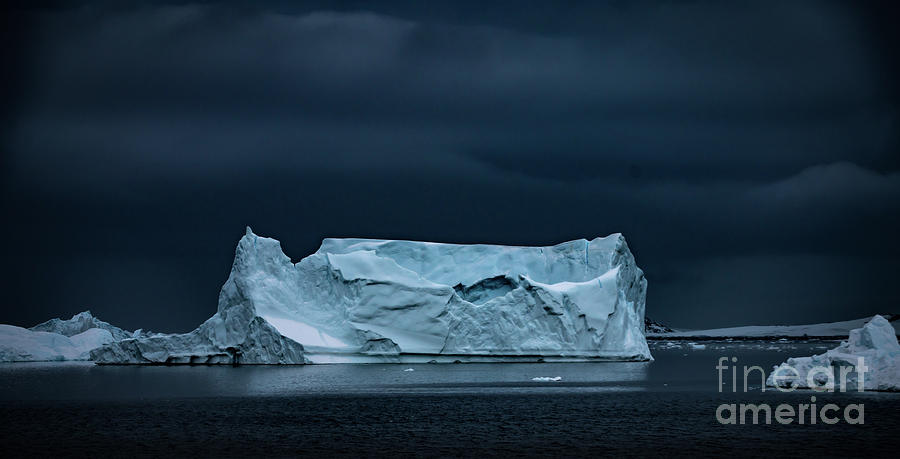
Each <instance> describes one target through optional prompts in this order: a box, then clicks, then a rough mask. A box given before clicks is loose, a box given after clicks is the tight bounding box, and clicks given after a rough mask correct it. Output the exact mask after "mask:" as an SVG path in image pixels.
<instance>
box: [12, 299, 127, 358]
mask: <svg viewBox="0 0 900 459" xmlns="http://www.w3.org/2000/svg"><path fill="white" fill-rule="evenodd" d="M134 336H135V335H134V334H133V333H131V332H129V331H125V330H122V329H121V328H119V327H116V326H114V325H110V324H109V323H107V322H104V321H102V320H100V319H98V318H96V317H94V316H93V315H91V312H90V311H84V312H80V313H78V314H75V315H74V316H72V318H71V319H68V320H62V319H50V320H48V321H46V322H44V323H41V324H38V325H35V326H34V327H31V328H22V327H16V326H13V325H0V362H43V361H60V360H89V359H90V352H91V351H92V350H94V349H96V348H98V347H100V346H103V345H104V344H108V343H112V342H114V341H118V340H122V339H126V338H132V337H134Z"/></svg>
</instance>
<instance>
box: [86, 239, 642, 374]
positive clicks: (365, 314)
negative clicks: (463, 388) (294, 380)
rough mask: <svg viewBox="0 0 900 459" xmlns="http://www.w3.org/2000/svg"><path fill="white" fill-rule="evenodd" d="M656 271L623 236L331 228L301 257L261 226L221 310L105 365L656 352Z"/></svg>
mask: <svg viewBox="0 0 900 459" xmlns="http://www.w3.org/2000/svg"><path fill="white" fill-rule="evenodd" d="M646 288H647V281H646V280H645V278H644V274H643V272H642V271H641V270H640V269H639V268H638V267H637V266H636V265H635V261H634V257H633V256H632V254H631V252H630V251H629V249H628V245H627V244H626V243H625V238H624V237H622V235H620V234H613V235H611V236H608V237H605V238H596V239H594V240H591V241H588V240H584V239H581V240H576V241H571V242H566V243H562V244H559V245H555V246H552V247H512V246H498V245H458V244H442V243H430V242H412V241H389V240H371V239H326V240H324V241H323V243H322V246H321V247H320V248H319V250H318V251H317V252H316V253H314V254H312V255H310V256H308V257H306V258H304V259H302V260H300V261H299V262H298V263H296V264H295V263H292V262H291V260H290V258H288V257H287V256H286V255H285V254H284V253H283V252H282V249H281V244H280V243H279V242H278V241H277V240H275V239H270V238H265V237H259V236H257V235H255V234H253V232H252V231H251V230H250V228H247V233H246V235H245V236H244V237H243V238H241V240H240V242H239V243H238V246H237V250H236V253H235V260H234V264H233V266H232V269H231V274H230V276H229V278H228V280H227V281H226V282H225V285H224V286H223V287H222V290H221V293H220V294H219V306H218V312H217V313H216V314H215V315H214V316H213V317H211V318H210V319H209V320H207V321H206V322H204V323H203V324H202V325H201V326H200V327H198V328H197V329H196V330H194V331H192V332H190V333H186V334H179V335H156V336H152V337H147V338H136V339H126V340H123V341H119V342H116V343H112V344H110V345H107V346H104V347H102V348H100V349H97V350H95V351H94V352H93V353H92V357H93V359H94V360H95V361H97V362H98V363H138V364H152V363H157V364H159V363H232V362H234V363H260V364H269V363H330V362H384V361H388V362H390V361H395V362H396V361H423V362H424V361H431V360H435V361H438V362H441V361H455V360H466V361H472V360H488V361H497V360H510V359H516V358H546V359H564V360H584V359H605V360H648V359H650V358H651V356H650V351H649V349H648V347H647V342H646V340H645V338H644V333H643V330H644V299H645V294H646Z"/></svg>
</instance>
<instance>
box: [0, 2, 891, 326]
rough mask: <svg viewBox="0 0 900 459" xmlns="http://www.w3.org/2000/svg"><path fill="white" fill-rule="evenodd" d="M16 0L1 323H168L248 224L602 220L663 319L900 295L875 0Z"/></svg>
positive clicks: (490, 232)
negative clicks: (209, 0) (41, 0)
mask: <svg viewBox="0 0 900 459" xmlns="http://www.w3.org/2000/svg"><path fill="white" fill-rule="evenodd" d="M24 5H26V6H23V7H20V8H13V9H9V10H6V11H5V12H4V17H5V18H4V21H5V27H4V32H3V45H2V47H3V60H4V66H3V72H4V74H5V80H6V82H5V84H4V85H3V88H2V91H3V97H4V103H3V112H2V113H3V121H4V123H3V125H2V131H0V147H2V157H0V161H2V162H0V212H2V215H3V216H4V219H3V220H4V224H3V225H2V230H0V231H2V232H3V236H4V237H3V240H4V241H6V243H5V245H6V247H5V248H4V250H3V252H2V257H3V263H2V273H0V275H2V277H0V279H2V281H0V282H2V283H3V292H4V298H3V301H2V303H0V308H2V309H0V323H11V324H15V325H23V326H30V325H33V324H35V323H37V322H40V321H43V320H46V319H49V318H51V317H58V316H63V317H69V316H71V315H72V314H74V313H76V312H79V311H81V310H84V309H90V310H92V311H93V312H94V313H95V315H97V316H99V317H101V318H102V319H103V320H106V321H109V322H112V323H114V324H116V325H119V326H122V327H125V328H129V329H134V328H139V327H143V328H145V329H147V328H149V329H153V330H157V331H172V332H174V331H188V330H190V329H192V328H194V327H195V326H196V325H198V324H199V323H200V322H202V321H203V320H205V319H206V318H208V317H209V316H210V315H212V314H213V313H214V312H215V310H216V299H217V296H218V290H219V288H220V286H221V285H222V283H224V281H225V279H226V278H227V276H228V272H229V270H230V264H231V259H232V256H233V254H234V248H235V244H236V243H237V241H238V239H239V238H240V236H241V235H242V234H243V232H244V227H245V226H246V225H250V226H251V227H253V229H254V231H255V232H257V233H258V234H261V235H265V236H271V237H274V238H276V239H279V240H281V241H282V245H283V247H284V248H285V250H286V252H287V255H289V256H290V257H291V258H292V259H294V260H295V261H297V260H299V259H300V258H302V257H304V256H306V255H308V254H310V253H312V252H314V251H315V250H316V249H317V247H318V245H319V244H320V242H321V239H322V238H324V237H342V236H358V237H373V238H392V239H416V240H432V241H442V242H459V243H476V242H480V243H499V244H516V245H520V244H527V245H550V244H555V243H558V242H563V241H567V240H571V239H576V238H582V237H584V238H593V237H596V236H604V235H607V234H609V233H613V232H621V233H623V234H624V235H625V237H626V239H627V241H628V243H629V246H630V247H631V249H632V251H633V252H634V254H635V256H636V258H637V261H638V264H639V266H641V267H642V268H643V269H644V270H645V272H646V274H647V278H648V281H649V287H648V296H647V312H648V314H649V315H650V316H651V317H653V318H654V319H656V320H658V321H661V322H664V323H667V324H671V325H673V326H680V327H698V328H699V327H712V326H728V325H743V324H769V323H804V322H821V321H831V320H842V319H850V318H857V317H862V316H865V315H870V314H873V313H877V312H900V290H898V287H897V284H898V283H897V281H896V276H897V274H898V273H900V243H898V241H897V237H898V234H900V135H898V127H900V126H898V122H900V120H898V115H900V112H898V108H900V93H898V87H897V85H896V82H897V81H898V80H900V72H898V67H897V62H898V52H897V49H896V47H895V45H896V43H897V42H898V36H897V31H896V27H895V24H896V23H897V21H898V19H900V18H898V15H897V11H896V7H894V6H893V5H892V3H891V2H883V3H881V2H772V3H767V2H739V3H735V4H730V3H727V2H720V1H710V2H706V1H691V2H672V1H663V2H608V3H601V2H584V3H582V2H546V3H532V2H518V1H517V2H506V3H491V4H487V5H484V4H482V2H471V3H469V2H462V3H461V4H454V3H447V4H444V3H439V2H408V3H407V2H402V3H387V2H343V3H329V2H312V3H304V4H295V3H293V2H283V3H282V2H276V3H273V4H265V3H259V2H253V3H247V4H244V3H229V4H226V5H221V4H220V5H215V6H214V5H211V4H203V3H201V4H191V3H184V2H174V3H172V4H167V3H154V2H141V3H139V4H136V5H135V6H122V5H121V4H120V3H119V2H109V3H74V4H67V5H65V6H58V5H55V4H41V5H38V6H35V5H34V4H33V3H25V4H24Z"/></svg>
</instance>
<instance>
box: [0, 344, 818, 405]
mask: <svg viewBox="0 0 900 459" xmlns="http://www.w3.org/2000/svg"><path fill="white" fill-rule="evenodd" d="M653 346H654V349H653V353H654V356H655V358H656V360H655V361H654V362H581V363H505V364H481V363H471V364H370V365H351V364H348V365H307V366H241V367H230V366H210V367H207V366H195V367H191V366H171V367H165V366H147V367H144V366H96V365H93V364H91V363H89V362H69V363H21V364H3V365H0V388H2V389H3V390H2V394H0V399H5V400H90V399H123V400H127V399H155V398H192V397H246V396H284V395H288V396H302V395H314V394H327V393H362V394H366V393H368V394H379V393H395V394H396V393H401V394H402V393H410V394H423V393H441V394H445V393H541V392H546V391H555V392H606V391H648V390H650V391H665V390H715V387H716V373H715V369H714V367H715V365H716V361H717V359H718V357H719V356H732V355H734V356H740V361H739V364H747V365H760V366H763V368H767V369H768V368H771V367H772V365H775V364H777V363H780V362H782V361H784V360H785V359H786V358H787V357H788V356H790V355H810V354H812V353H816V352H821V350H820V349H819V348H820V347H823V346H824V347H828V345H822V344H821V343H816V344H804V343H789V344H785V345H783V346H782V347H780V348H779V351H773V350H771V346H772V344H771V343H764V344H760V343H756V344H752V343H751V344H745V343H740V344H723V343H719V344H709V345H707V346H706V347H705V348H702V349H695V348H694V347H692V346H690V345H689V344H678V345H674V346H673V345H669V344H666V343H653ZM410 369H411V370H412V371H409V370H410ZM557 376H559V377H560V378H561V380H560V381H547V382H538V381H533V380H532V378H535V377H550V378H554V377H557Z"/></svg>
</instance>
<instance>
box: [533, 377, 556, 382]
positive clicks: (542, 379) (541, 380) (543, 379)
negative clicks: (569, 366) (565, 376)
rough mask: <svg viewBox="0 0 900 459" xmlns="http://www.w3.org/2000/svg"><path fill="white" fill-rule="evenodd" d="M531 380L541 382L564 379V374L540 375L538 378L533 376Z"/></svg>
mask: <svg viewBox="0 0 900 459" xmlns="http://www.w3.org/2000/svg"><path fill="white" fill-rule="evenodd" d="M531 380H532V381H540V382H551V381H562V376H555V377H553V378H551V377H549V376H538V377H536V378H531Z"/></svg>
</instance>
